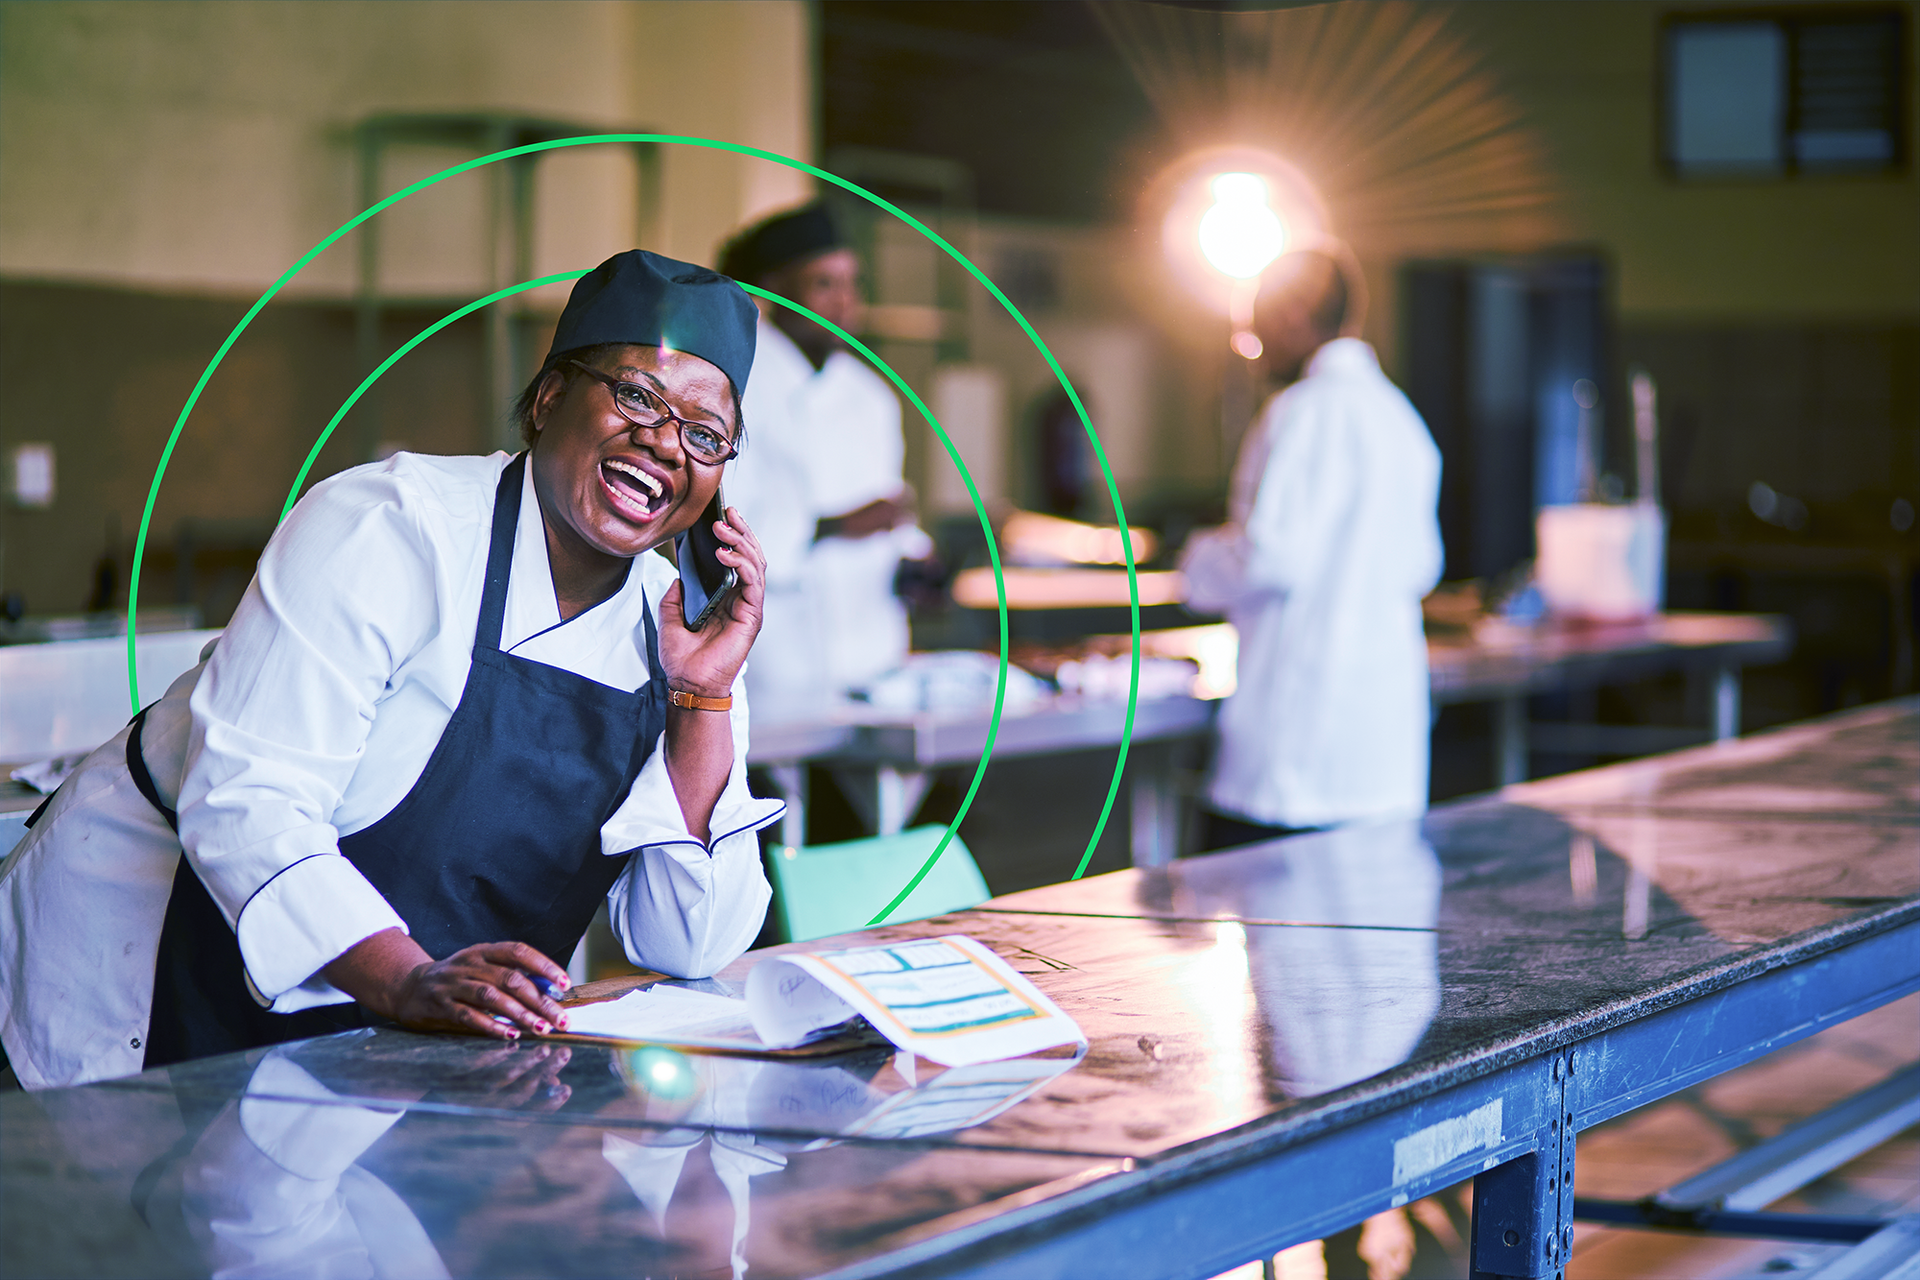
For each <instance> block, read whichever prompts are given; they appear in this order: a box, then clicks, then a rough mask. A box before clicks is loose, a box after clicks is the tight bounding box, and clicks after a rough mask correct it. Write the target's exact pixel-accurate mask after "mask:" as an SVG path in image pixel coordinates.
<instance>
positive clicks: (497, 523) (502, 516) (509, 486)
mask: <svg viewBox="0 0 1920 1280" xmlns="http://www.w3.org/2000/svg"><path fill="white" fill-rule="evenodd" d="M526 473H527V455H526V453H525V452H521V453H518V454H515V455H514V459H513V461H512V462H509V463H508V464H507V469H506V470H505V471H502V472H501V473H500V486H499V488H497V489H495V490H494V493H493V537H492V539H491V540H490V541H489V543H488V545H487V578H486V586H485V587H484V588H483V589H482V591H481V593H480V625H479V627H478V629H477V630H476V631H475V632H474V636H473V649H474V652H475V653H478V652H480V651H481V650H483V649H484V650H488V651H491V652H494V653H498V652H499V650H500V631H501V628H502V627H504V626H505V625H506V619H507V578H508V575H510V574H511V573H512V572H513V535H514V531H515V530H516V529H518V528H519V527H520V489H521V486H522V482H523V481H524V479H525V476H526Z"/></svg>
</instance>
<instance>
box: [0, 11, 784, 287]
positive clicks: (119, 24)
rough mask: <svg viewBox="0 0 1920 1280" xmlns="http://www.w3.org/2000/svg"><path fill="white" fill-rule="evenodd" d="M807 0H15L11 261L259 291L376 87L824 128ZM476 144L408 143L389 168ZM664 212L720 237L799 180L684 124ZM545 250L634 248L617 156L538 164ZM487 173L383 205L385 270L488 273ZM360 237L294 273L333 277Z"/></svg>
mask: <svg viewBox="0 0 1920 1280" xmlns="http://www.w3.org/2000/svg"><path fill="white" fill-rule="evenodd" d="M812 82H813V70H812V46H811V36H810V33H809V17H808V14H807V10H806V7H805V5H804V4H803V3H801V2H800V0H751V2H748V3H735V4H705V3H657V4H641V3H592V2H582V0H496V2H493V3H485V4H472V3H460V2H458V0H410V2H409V3H404V4H396V3H390V2H388V0H344V2H340V3H334V2H326V3H321V2H319V0H291V2H284V0H177V2H175V3H168V4H152V3H144V2H140V0H133V2H123V0H100V2H87V3H68V2H66V0H26V2H22V0H6V2H5V3H0V275H4V276H7V277H10V278H15V279H20V278H31V279H41V280H47V279H59V280H84V281H89V282H95V283H112V284H121V285H129V284H130V285H137V286H140V287H144V288H150V289H164V290H183V291H194V292H214V291H217V292H226V291H232V290H254V289H258V288H261V287H263V286H265V285H266V284H268V283H270V282H271V281H272V280H273V279H274V278H275V277H276V276H278V275H279V273H280V272H281V271H282V270H284V269H285V268H286V267H287V266H288V265H290V264H291V263H292V262H293V261H295V260H296V259H297V258H298V257H299V256H300V255H301V254H302V253H304V252H306V250H308V249H309V248H311V247H312V246H313V245H314V244H315V243H316V242H318V241H319V240H320V239H321V238H322V237H323V236H325V235H326V234H327V233H328V232H330V231H331V230H332V229H333V228H335V227H337V226H338V225H339V224H340V223H342V222H344V221H345V220H346V219H347V218H348V217H350V216H351V215H352V214H353V213H354V212H355V211H356V203H355V198H354V197H355V193H356V182H355V175H354V160H353V153H352V149H351V145H350V138H349V136H348V129H349V127H350V126H351V125H352V124H353V123H354V122H355V121H356V120H358V119H359V118H361V117H363V116H365V115H368V114H370V113H373V112H377V111H509V112H522V113H527V114H535V115H543V116H549V117H559V118H561V119H565V120H569V121H578V122H582V123H586V124H593V125H604V126H607V127H610V128H614V127H622V126H625V127H640V128H649V129H657V130H661V131H665V132H679V133H688V134H699V135H705V136H715V137H721V138H726V139H730V140H734V141H739V142H745V143H749V144H752V145H756V146H761V147H765V148H768V149H770V150H775V151H779V152H782V153H785V154H789V155H794V156H796V157H798V158H800V159H803V160H806V159H811V158H812V150H813V136H812V134H813V101H812V99H813V87H812ZM464 158H467V157H466V156H465V155H463V154H462V153H460V152H458V151H437V150H436V151H425V150H423V151H413V152H409V153H407V154H404V155H400V156H397V157H396V158H395V159H394V160H393V162H392V163H391V164H390V165H389V167H388V170H387V173H386V179H387V183H388V185H389V187H392V186H397V185H400V184H402V183H404V182H406V181H410V180H413V179H415V178H418V177H423V176H425V175H426V174H428V173H430V172H433V171H434V170H436V169H438V168H443V167H445V166H446V165H447V164H450V163H454V162H457V161H458V160H460V159H464ZM665 177H666V181H665V198H664V207H663V210H662V212H663V214H664V219H663V228H662V229H663V233H664V234H663V235H662V236H661V238H660V241H659V243H658V244H656V245H654V246H651V247H654V248H658V249H660V250H661V251H663V252H666V253H669V254H672V255H674V256H678V257H685V258H695V259H701V258H706V257H707V256H708V255H709V254H710V253H711V252H712V249H713V247H714V243H715V239H716V236H717V234H719V233H720V232H723V231H724V230H725V229H727V228H730V227H732V226H734V225H736V224H737V223H739V222H741V221H742V220H744V219H746V218H748V217H750V216H752V215H753V214H755V213H758V212H761V211H763V210H766V209H769V208H773V207H777V206H779V205H782V204H786V203H790V202H792V201H795V200H798V199H802V198H804V196H805V195H806V193H807V191H808V190H809V183H808V180H807V179H805V178H804V177H803V176H802V175H800V174H797V173H795V172H794V171H792V170H789V169H784V168H782V167H780V166H776V165H771V164H768V163H767V162H764V161H757V160H749V159H746V158H743V157H739V156H733V155H728V154H724V153H695V152H690V151H688V150H685V149H679V150H676V151H674V152H672V153H671V154H669V155H668V156H667V157H666V160H665ZM541 178H542V189H541V192H540V197H539V203H540V214H541V228H540V230H541V234H540V239H539V253H538V259H537V261H536V264H535V265H536V267H537V268H538V269H539V270H542V271H552V270H561V269H565V268H567V267H571V266H579V265H591V264H592V263H593V262H596V261H599V260H600V259H601V258H602V257H605V256H606V255H607V254H609V253H612V252H614V251H616V250H618V249H620V248H625V247H630V246H631V244H632V241H633V236H634V227H635V202H634V180H633V176H632V169H631V166H630V164H629V163H628V161H627V160H626V158H625V157H624V156H622V155H618V154H612V153H607V152H603V153H601V154H599V155H592V156H590V155H586V154H583V153H575V154H570V155H567V156H564V157H557V158H553V159H550V160H548V161H546V162H544V164H543V166H542V174H541ZM484 181H485V179H484V178H483V177H481V176H480V175H467V176H463V177H461V178H459V179H454V180H450V181H449V182H448V183H446V184H444V185H443V187H442V188H439V189H435V190H433V191H431V192H428V193H424V194H423V195H421V196H419V197H415V198H413V199H412V200H410V201H408V202H407V204H405V205H402V206H401V207H400V208H398V209H396V210H395V211H394V217H393V219H392V223H393V225H392V226H391V227H389V228H388V231H387V235H388V241H387V250H388V251H387V253H386V257H387V258H388V260H389V261H391V262H392V263H393V264H394V271H395V274H394V275H393V276H392V277H391V279H392V282H393V284H394V285H395V287H397V288H399V289H401V290H403V291H408V292H414V293H423V294H424V293H450V292H460V291H467V290H471V289H473V288H474V287H476V286H477V285H479V284H480V283H481V282H482V281H483V280H484V278H485V271H484V259H483V256H482V254H483V249H482V246H483V244H484V234H485V230H484V223H483V220H482V217H481V213H480V210H481V208H482V201H481V199H480V197H481V194H482V192H481V184H482V183H483V182H484ZM352 252H353V251H352V247H351V245H350V244H342V245H341V246H340V247H338V248H337V249H335V250H333V251H331V252H329V253H327V254H326V255H323V257H322V258H321V259H320V260H319V261H317V262H316V263H315V264H314V265H313V266H312V267H310V268H309V269H308V270H307V272H305V273H304V274H303V276H302V278H301V280H300V281H299V283H298V285H297V286H296V287H295V289H294V292H296V293H300V292H305V293H308V294H316V293H317V294H328V293H331V294H335V295H338V294H341V293H344V292H345V291H347V290H349V289H350V288H351V286H352V280H353V258H352Z"/></svg>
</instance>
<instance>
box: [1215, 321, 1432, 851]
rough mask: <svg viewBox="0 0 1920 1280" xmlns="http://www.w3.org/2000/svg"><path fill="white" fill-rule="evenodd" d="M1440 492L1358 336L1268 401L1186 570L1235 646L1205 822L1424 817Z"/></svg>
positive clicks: (1400, 406) (1423, 448) (1411, 416)
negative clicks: (1429, 623) (1424, 608)
mask: <svg viewBox="0 0 1920 1280" xmlns="http://www.w3.org/2000/svg"><path fill="white" fill-rule="evenodd" d="M1439 492H1440V452H1439V450H1438V449H1436V448H1435V447H1434V443H1433V438H1432V437H1431V436H1430V435H1429V434H1428V433H1427V428H1426V424H1425V423H1424V422H1422V421H1421V420H1420V415H1419V414H1418V413H1417V412H1416V411H1415V410H1414V408H1413V406H1412V405H1411V404H1410V403H1408V401H1407V398H1406V397H1405V396H1404V395H1402V394H1401V393H1400V391H1399V389H1398V388H1396V387H1395V386H1394V385H1393V384H1392V383H1391V382H1389V381H1388V380H1387V378H1386V375H1384V374H1383V373H1381V371H1380V363H1379V361H1378V359H1377V358H1376V357H1375V356H1374V353H1373V348H1372V347H1370V346H1368V345H1367V344H1366V343H1364V342H1362V341H1360V340H1359V339H1358V338H1338V339H1335V340H1334V341H1332V342H1329V343H1327V344H1326V345H1325V346H1323V347H1321V348H1320V350H1319V351H1318V352H1317V353H1316V354H1315V355H1314V357H1313V359H1312V360H1311V361H1310V362H1309V363H1308V365H1307V372H1306V376H1305V377H1304V378H1302V379H1301V380H1300V381H1299V382H1297V383H1295V384H1294V385H1293V386H1291V387H1289V388H1287V389H1286V390H1285V391H1282V392H1280V393H1279V394H1278V395H1276V396H1274V397H1273V398H1272V399H1271V400H1269V401H1268V402H1267V404H1266V407H1265V408H1264V409H1263V410H1262V411H1261V414H1260V417H1259V420H1258V421H1257V422H1256V423H1255V424H1254V428H1253V430H1252V431H1251V432H1250V433H1249V434H1248V437H1247V441H1246V444H1245V445H1244V446H1243V448H1242V450H1241V455H1240V462H1239V466H1238V467H1237V468H1236V470H1235V475H1234V484H1233V494H1232V498H1231V504H1230V511H1229V514H1230V517H1231V520H1232V523H1230V524H1229V525H1228V526H1227V527H1226V528H1225V529H1224V530H1221V531H1219V532H1218V533H1217V534H1214V535H1211V536H1203V537H1201V538H1200V539H1199V540H1198V542H1197V543H1196V545H1195V547H1194V548H1193V550H1192V552H1191V553H1190V555H1189V557H1188V563H1187V566H1186V567H1187V568H1188V569H1189V571H1190V575H1189V576H1190V579H1191V581H1192V583H1193V586H1194V588H1195V592H1196V594H1195V602H1196V603H1200V604H1202V605H1206V604H1209V603H1212V604H1216V605H1218V604H1224V606H1225V608H1226V611H1227V614H1228V617H1229V618H1230V619H1231V620H1232V622H1233V624H1234V626H1235V627H1236V628H1237V629H1238V631H1239V633H1240V662H1239V682H1238V687H1237V689H1236V691H1235V692H1234V694H1233V696H1232V697H1230V698H1228V699H1227V701H1226V704H1225V705H1224V706H1223V707H1222V708H1221V711H1220V722H1219V751H1218V754H1217V756H1216V758H1215V762H1214V771H1213V776H1212V779H1211V781H1210V783H1209V787H1208V797H1209V799H1210V801H1211V802H1212V803H1213V805H1214V806H1215V807H1216V808H1218V809H1220V810H1222V811H1224V812H1226V813H1229V814H1234V815H1237V816H1240V817H1243V818H1245V819H1247V820H1249V821H1253V822H1258V823H1264V824H1267V825H1270V826H1289V827H1319V826H1329V825H1332V824H1335V823H1342V822H1351V821H1355V820H1359V819H1370V818H1387V817H1396V816H1401V815H1406V814H1415V813H1419V812H1421V811H1422V810H1424V809H1425V808H1426V803H1427V769H1428V733H1429V728H1430V717H1431V711H1430V708H1429V702H1428V697H1429V694H1428V683H1427V648H1426V638H1425V635H1424V634H1423V631H1422V628H1421V620H1420V600H1421V597H1423V596H1424V595H1426V594H1427V592H1429V591H1431V590H1432V589H1433V587H1434V584H1435V583H1437V582H1438V581H1439V579H1440V567H1441V547H1440V526H1439V521H1438V518H1437V514H1436V508H1437V505H1438V502H1439ZM1209 596H1211V597H1213V599H1212V600H1211V601H1209V600H1208V599H1207V598H1206V597H1209Z"/></svg>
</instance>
